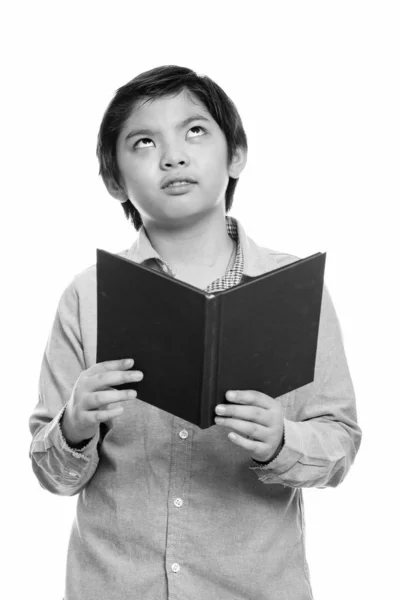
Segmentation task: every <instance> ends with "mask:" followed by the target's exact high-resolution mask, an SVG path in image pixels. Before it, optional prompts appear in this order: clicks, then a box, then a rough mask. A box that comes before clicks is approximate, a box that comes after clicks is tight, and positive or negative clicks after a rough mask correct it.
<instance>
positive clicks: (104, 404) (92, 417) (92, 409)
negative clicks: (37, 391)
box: [61, 359, 143, 445]
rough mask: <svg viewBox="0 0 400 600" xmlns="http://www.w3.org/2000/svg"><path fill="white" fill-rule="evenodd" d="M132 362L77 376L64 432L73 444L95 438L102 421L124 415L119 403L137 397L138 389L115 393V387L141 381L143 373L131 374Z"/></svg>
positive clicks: (115, 363) (113, 363) (109, 364)
mask: <svg viewBox="0 0 400 600" xmlns="http://www.w3.org/2000/svg"><path fill="white" fill-rule="evenodd" d="M133 362H134V361H133V359H127V360H114V361H106V362H102V363H97V364H95V365H92V366H91V367H89V368H88V369H86V371H82V373H81V374H80V376H79V377H78V379H77V381H76V383H75V386H74V389H73V390H72V394H71V398H70V399H69V401H68V403H67V408H66V409H65V412H64V415H63V418H62V421H61V429H62V432H63V434H64V437H65V440H66V442H67V443H69V444H70V445H78V444H79V443H80V442H83V441H84V440H87V439H89V438H92V437H93V436H94V435H95V434H96V432H97V429H98V427H99V424H100V423H101V422H102V421H108V420H109V419H113V418H115V417H116V416H118V415H120V414H121V413H122V412H123V410H124V409H123V407H122V406H115V403H116V402H120V401H122V400H132V399H133V398H136V396H137V392H136V391H135V390H116V389H113V387H112V386H114V385H120V384H122V383H127V382H132V381H140V380H141V379H142V378H143V373H141V372H140V371H128V370H127V369H130V368H131V367H132V365H133Z"/></svg>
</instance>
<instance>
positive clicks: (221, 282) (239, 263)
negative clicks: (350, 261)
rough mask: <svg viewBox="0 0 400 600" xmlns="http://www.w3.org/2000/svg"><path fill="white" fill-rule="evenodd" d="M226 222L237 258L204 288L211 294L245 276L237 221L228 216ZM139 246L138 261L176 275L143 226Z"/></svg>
mask: <svg viewBox="0 0 400 600" xmlns="http://www.w3.org/2000/svg"><path fill="white" fill-rule="evenodd" d="M225 222H226V229H227V232H228V234H229V237H230V238H231V239H232V240H233V241H234V242H235V245H236V248H235V249H236V254H235V260H234V262H233V265H232V267H231V268H230V269H229V270H228V271H226V272H225V273H224V275H222V276H221V277H218V279H215V280H214V281H212V282H211V283H210V284H209V285H208V286H207V287H206V288H205V289H204V291H206V292H208V293H209V294H213V293H215V292H222V291H223V290H226V289H228V288H230V287H232V286H234V285H237V284H238V283H240V282H241V280H242V276H243V250H242V247H241V245H240V239H239V232H238V226H237V221H236V219H234V218H232V217H226V218H225ZM138 246H139V252H140V254H139V256H138V257H137V258H138V260H137V261H136V262H143V263H144V264H145V265H146V266H148V267H152V268H157V269H161V270H162V271H164V272H165V273H168V274H169V275H172V276H174V273H173V271H172V269H171V267H170V266H169V265H168V263H167V262H166V261H164V260H163V259H162V258H161V256H160V255H159V254H158V252H157V251H156V250H155V249H154V248H153V246H152V245H151V242H150V240H149V238H148V236H147V234H146V232H145V229H144V228H143V227H142V228H141V229H140V233H139V244H138ZM229 262H230V260H229Z"/></svg>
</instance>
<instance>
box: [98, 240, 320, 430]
mask: <svg viewBox="0 0 400 600" xmlns="http://www.w3.org/2000/svg"><path fill="white" fill-rule="evenodd" d="M325 260H326V253H323V254H322V253H320V252H319V253H317V254H313V255H312V256H309V257H307V258H303V259H299V260H297V261H295V262H293V263H290V264H289V265H285V266H283V267H279V268H277V269H274V270H273V271H269V272H267V273H264V274H262V275H258V276H257V277H243V281H242V282H241V283H240V284H239V285H237V286H234V287H232V288H229V289H227V290H224V291H222V292H217V293H214V294H209V293H207V292H204V291H203V290H200V289H198V288H196V287H194V286H192V285H190V284H187V283H184V282H182V281H179V280H178V279H175V278H173V277H171V276H169V275H166V274H165V273H163V272H158V271H154V270H153V269H150V268H149V267H146V266H143V265H141V264H137V263H135V262H132V261H130V260H128V259H126V258H124V257H121V256H118V255H115V254H111V253H109V252H106V251H104V250H99V249H98V250H97V362H103V361H106V360H117V359H120V358H133V359H134V360H135V364H134V366H133V369H135V370H136V369H138V370H140V371H143V373H144V378H143V380H142V381H141V382H138V383H136V382H132V384H125V385H123V386H118V387H119V388H120V389H123V388H127V387H132V388H134V389H136V390H137V393H138V398H139V399H140V400H142V401H144V402H148V403H149V404H152V405H154V406H156V407H158V408H160V409H162V410H165V411H167V412H169V413H171V414H173V415H176V416H178V417H180V418H182V419H185V420H186V421H190V422H191V423H193V424H195V425H198V426H199V427H201V428H203V429H204V428H206V427H210V426H211V425H213V424H214V417H215V412H214V411H215V406H216V405H217V404H220V403H224V402H226V400H225V393H226V392H227V391H228V390H230V389H233V390H235V389H237V390H249V389H251V390H257V391H260V392H264V393H265V394H267V395H269V396H271V397H272V398H277V397H279V396H282V395H283V394H286V393H288V392H290V391H292V390H295V389H297V388H299V387H301V386H303V385H306V384H308V383H310V382H312V381H313V379H314V368H315V358H316V350H317V341H318V330H319V319H320V311H321V301H322V291H323V282H324V270H325Z"/></svg>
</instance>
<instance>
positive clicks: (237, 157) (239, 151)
mask: <svg viewBox="0 0 400 600" xmlns="http://www.w3.org/2000/svg"><path fill="white" fill-rule="evenodd" d="M246 163H247V150H245V149H244V148H240V147H239V148H236V150H235V153H234V155H233V158H232V161H231V164H230V165H229V167H228V173H229V176H230V177H232V178H233V179H237V178H238V177H239V175H240V173H241V172H242V171H243V169H244V168H245V166H246Z"/></svg>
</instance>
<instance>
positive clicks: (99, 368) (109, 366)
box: [86, 358, 135, 375]
mask: <svg viewBox="0 0 400 600" xmlns="http://www.w3.org/2000/svg"><path fill="white" fill-rule="evenodd" d="M134 362H135V361H134V360H133V358H122V359H120V360H106V361H104V362H100V363H96V364H94V365H92V366H91V367H89V368H88V369H87V371H86V372H87V373H88V374H90V375H95V374H96V373H104V372H105V371H123V370H124V369H130V368H131V367H133V364H134Z"/></svg>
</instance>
